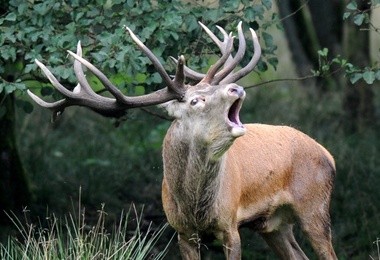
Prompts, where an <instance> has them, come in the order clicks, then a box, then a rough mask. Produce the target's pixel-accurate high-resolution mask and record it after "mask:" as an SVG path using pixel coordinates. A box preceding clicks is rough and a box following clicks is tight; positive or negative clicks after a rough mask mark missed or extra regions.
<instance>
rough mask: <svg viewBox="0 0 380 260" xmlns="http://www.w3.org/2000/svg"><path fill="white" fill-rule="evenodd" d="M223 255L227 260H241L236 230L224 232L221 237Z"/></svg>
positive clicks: (238, 236) (238, 237)
mask: <svg viewBox="0 0 380 260" xmlns="http://www.w3.org/2000/svg"><path fill="white" fill-rule="evenodd" d="M223 242H224V255H225V256H226V259H228V260H240V259H241V244H240V235H239V231H238V230H237V229H234V230H230V231H226V232H225V233H224V237H223Z"/></svg>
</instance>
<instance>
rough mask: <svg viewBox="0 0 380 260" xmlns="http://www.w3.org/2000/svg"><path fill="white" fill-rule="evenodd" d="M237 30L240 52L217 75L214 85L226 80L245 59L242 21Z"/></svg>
mask: <svg viewBox="0 0 380 260" xmlns="http://www.w3.org/2000/svg"><path fill="white" fill-rule="evenodd" d="M237 29H238V37H239V48H238V51H237V52H236V55H235V57H233V58H232V59H231V60H227V61H226V65H225V67H224V68H223V69H222V70H221V71H219V72H218V73H217V74H216V75H215V78H214V80H213V81H212V83H213V84H218V83H219V82H220V81H221V80H222V79H223V78H225V77H226V76H227V75H228V74H230V73H231V71H233V70H234V69H235V68H236V66H237V65H238V64H239V62H240V61H241V60H242V58H243V57H244V53H245V49H246V43H245V38H244V33H243V29H242V22H241V21H240V22H239V24H238V26H237ZM222 30H223V29H222ZM223 31H224V30H223Z"/></svg>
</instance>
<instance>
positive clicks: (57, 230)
mask: <svg viewBox="0 0 380 260" xmlns="http://www.w3.org/2000/svg"><path fill="white" fill-rule="evenodd" d="M85 213H86V212H85V209H84V208H79V212H78V214H77V215H72V214H69V215H68V216H67V217H64V218H63V219H60V218H57V217H56V216H55V215H54V214H53V215H50V216H49V217H46V219H45V220H43V221H40V222H39V224H34V223H32V222H31V221H30V220H29V216H28V214H29V213H28V212H27V211H26V210H25V211H24V219H20V218H19V217H17V216H16V215H15V214H13V213H10V214H8V217H9V218H10V219H11V221H12V223H13V224H14V226H15V227H16V229H17V230H18V234H17V236H10V237H8V240H7V241H6V242H5V243H3V244H0V259H8V260H13V259H14V260H20V259H22V260H29V259H46V260H51V259H52V260H54V259H78V260H79V259H81V260H87V259H88V260H90V259H107V260H111V259H136V260H142V259H155V260H159V259H163V258H164V256H165V254H166V252H167V248H168V246H169V244H170V241H171V240H170V241H166V243H167V244H166V246H165V247H164V248H163V249H161V250H158V249H157V248H156V244H157V242H158V240H159V239H160V238H161V236H162V234H163V232H164V231H165V229H166V227H167V224H165V225H163V226H161V227H160V228H158V229H156V230H154V229H153V227H152V225H151V224H149V225H148V226H147V227H144V229H145V230H144V231H142V229H143V228H142V226H141V217H139V216H138V214H137V210H136V208H135V207H134V206H132V207H131V209H130V210H129V211H128V212H127V213H126V214H124V213H123V214H122V215H121V218H120V221H119V222H118V223H117V224H116V225H114V228H113V229H112V230H111V231H109V230H107V227H106V224H105V223H106V218H107V213H106V212H105V211H104V205H103V207H102V208H101V209H100V210H99V211H98V218H97V221H96V223H95V224H94V225H91V224H90V225H89V224H88V223H87V222H86V218H85V215H86V214H85ZM140 216H141V215H140ZM130 225H132V226H134V231H131V227H130Z"/></svg>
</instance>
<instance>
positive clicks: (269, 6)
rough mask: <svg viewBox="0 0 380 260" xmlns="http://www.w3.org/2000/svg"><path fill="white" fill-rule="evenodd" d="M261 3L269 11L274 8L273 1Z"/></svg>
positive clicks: (264, 0)
mask: <svg viewBox="0 0 380 260" xmlns="http://www.w3.org/2000/svg"><path fill="white" fill-rule="evenodd" d="M261 3H262V5H263V6H265V8H266V9H267V10H269V9H271V8H272V0H261Z"/></svg>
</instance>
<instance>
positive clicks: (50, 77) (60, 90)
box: [34, 59, 75, 98]
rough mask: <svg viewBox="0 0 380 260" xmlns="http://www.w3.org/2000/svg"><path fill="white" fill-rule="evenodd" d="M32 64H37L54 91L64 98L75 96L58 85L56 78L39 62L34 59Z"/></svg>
mask: <svg viewBox="0 0 380 260" xmlns="http://www.w3.org/2000/svg"><path fill="white" fill-rule="evenodd" d="M34 62H35V63H36V64H37V66H38V67H40V68H41V70H42V72H43V73H44V74H45V76H46V77H47V78H48V79H49V81H50V83H51V84H52V85H53V86H54V87H55V89H57V90H58V91H59V92H60V93H61V94H63V95H64V96H67V97H70V98H73V97H74V96H75V95H74V94H73V93H72V92H71V91H70V90H68V89H67V88H65V87H64V86H62V85H61V83H59V81H58V80H57V78H56V77H55V76H54V75H53V73H51V72H50V70H49V69H48V68H46V66H45V65H44V64H42V63H41V62H40V61H39V60H37V59H35V60H34Z"/></svg>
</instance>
